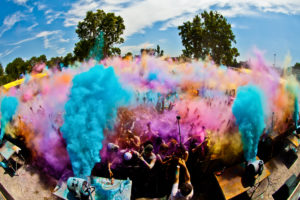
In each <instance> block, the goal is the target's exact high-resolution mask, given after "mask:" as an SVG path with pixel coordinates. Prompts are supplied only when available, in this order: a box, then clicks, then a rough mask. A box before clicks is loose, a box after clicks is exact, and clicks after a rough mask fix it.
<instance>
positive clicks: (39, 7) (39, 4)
mask: <svg viewBox="0 0 300 200" xmlns="http://www.w3.org/2000/svg"><path fill="white" fill-rule="evenodd" d="M33 5H35V6H37V9H38V10H45V9H47V6H46V5H45V4H42V3H41V2H38V1H37V2H34V3H33Z"/></svg>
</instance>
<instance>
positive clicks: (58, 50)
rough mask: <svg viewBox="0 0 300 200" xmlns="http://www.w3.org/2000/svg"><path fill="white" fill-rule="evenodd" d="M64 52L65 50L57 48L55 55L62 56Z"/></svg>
mask: <svg viewBox="0 0 300 200" xmlns="http://www.w3.org/2000/svg"><path fill="white" fill-rule="evenodd" d="M65 52H66V48H59V49H57V50H56V53H58V54H59V55H62V54H64V53H65Z"/></svg>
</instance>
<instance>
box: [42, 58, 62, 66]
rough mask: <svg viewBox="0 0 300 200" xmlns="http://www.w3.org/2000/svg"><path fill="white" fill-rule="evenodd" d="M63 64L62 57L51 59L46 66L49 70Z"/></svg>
mask: <svg viewBox="0 0 300 200" xmlns="http://www.w3.org/2000/svg"><path fill="white" fill-rule="evenodd" d="M61 63H63V57H59V56H57V57H52V58H51V59H50V60H48V61H47V63H46V65H47V66H48V67H49V68H52V67H57V66H59V67H60V64H61Z"/></svg>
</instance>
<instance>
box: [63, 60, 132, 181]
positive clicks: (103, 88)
mask: <svg viewBox="0 0 300 200" xmlns="http://www.w3.org/2000/svg"><path fill="white" fill-rule="evenodd" d="M130 97H131V96H130V94H129V93H128V92H127V91H126V90H124V89H123V88H122V86H121V85H120V82H119V80H118V78H117V76H116V74H115V72H114V70H113V68H112V67H109V68H104V67H103V65H96V66H95V67H93V68H91V69H90V70H89V71H87V72H84V73H81V74H79V75H76V76H75V77H74V78H73V86H72V88H71V92H70V95H69V100H68V102H67V103H66V105H65V111H66V113H65V115H64V124H63V126H62V128H61V130H62V132H63V137H64V139H65V140H66V143H67V150H68V153H69V156H70V160H71V163H72V168H73V172H74V174H75V176H77V177H83V178H84V177H86V176H89V175H90V174H91V170H92V169H93V167H94V165H95V163H96V162H100V157H99V151H100V150H101V149H102V140H103V139H104V136H103V131H104V129H106V128H112V127H113V124H114V121H115V118H116V114H117V109H118V107H120V106H125V105H126V104H127V103H128V102H129V99H130Z"/></svg>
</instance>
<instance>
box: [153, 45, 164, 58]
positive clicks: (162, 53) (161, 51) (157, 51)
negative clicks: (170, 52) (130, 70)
mask: <svg viewBox="0 0 300 200" xmlns="http://www.w3.org/2000/svg"><path fill="white" fill-rule="evenodd" d="M155 52H156V53H157V56H163V55H164V50H161V49H160V46H159V45H157V46H156V50H155Z"/></svg>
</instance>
